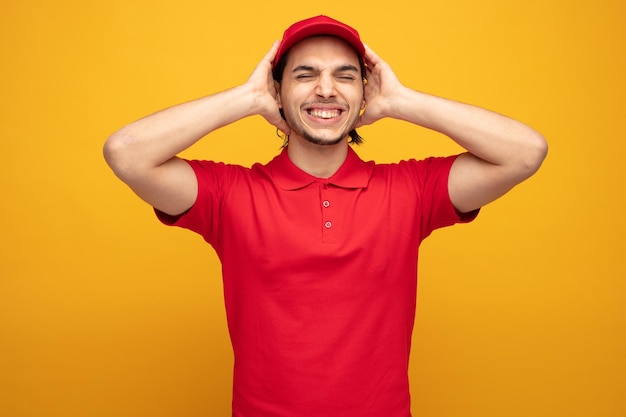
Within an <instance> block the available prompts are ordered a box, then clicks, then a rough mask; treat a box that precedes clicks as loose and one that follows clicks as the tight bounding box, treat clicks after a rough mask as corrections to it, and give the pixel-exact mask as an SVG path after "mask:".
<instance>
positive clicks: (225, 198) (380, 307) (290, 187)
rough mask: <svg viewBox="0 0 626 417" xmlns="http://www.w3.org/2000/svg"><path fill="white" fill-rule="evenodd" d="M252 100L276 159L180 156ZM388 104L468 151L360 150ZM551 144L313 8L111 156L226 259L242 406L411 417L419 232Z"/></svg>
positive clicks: (172, 218) (458, 213) (330, 415)
mask: <svg viewBox="0 0 626 417" xmlns="http://www.w3.org/2000/svg"><path fill="white" fill-rule="evenodd" d="M364 69H365V74H364V73H363V70H364ZM252 115H261V116H263V117H264V118H265V119H266V120H267V121H268V122H269V123H270V124H272V125H274V126H275V127H276V128H277V129H279V130H280V131H282V132H284V133H285V135H287V136H288V144H287V145H286V146H285V148H284V149H283V151H282V152H281V153H280V154H279V155H278V156H276V158H275V159H273V160H272V161H271V162H269V163H268V164H266V165H261V164H255V165H254V166H253V167H252V168H245V167H241V166H237V165H227V164H223V163H217V162H210V161H185V160H182V159H179V158H178V157H176V155H177V154H178V153H179V152H181V151H183V150H184V149H186V148H188V147H190V146H192V145H193V144H194V143H195V142H197V141H198V140H200V139H201V138H203V137H204V136H206V135H207V134H208V133H210V132H211V131H213V130H215V129H218V128H220V127H222V126H225V125H228V124H230V123H233V122H236V121H237V120H240V119H242V118H244V117H247V116H252ZM385 117H392V118H396V119H400V120H405V121H407V122H410V123H414V124H417V125H420V126H423V127H426V128H429V129H433V130H436V131H438V132H441V133H443V134H445V135H447V136H448V137H450V138H451V139H452V140H454V141H455V142H457V143H458V144H459V145H461V146H462V147H463V148H464V149H466V150H467V152H466V153H464V154H462V155H460V156H451V157H448V158H429V159H426V160H423V161H415V160H408V161H403V162H400V163H398V164H375V163H374V162H364V161H362V160H361V159H359V157H358V156H357V155H356V153H355V152H354V151H353V150H352V149H351V147H350V145H349V141H358V140H359V137H358V135H357V134H356V131H355V128H358V127H359V126H363V125H367V124H371V123H374V122H376V121H377V120H380V119H382V118H385ZM546 150H547V146H546V142H545V140H544V139H543V137H542V136H541V135H539V134H538V133H537V132H535V131H534V130H532V129H531V128H529V127H527V126H525V125H523V124H521V123H519V122H516V121H513V120H511V119H509V118H506V117H504V116H501V115H498V114H495V113H492V112H489V111H486V110H483V109H479V108H476V107H473V106H470V105H465V104H461V103H457V102H453V101H450V100H447V99H443V98H438V97H433V96H430V95H427V94H424V93H421V92H418V91H414V90H411V89H409V88H407V87H405V86H403V85H402V84H401V83H400V82H399V80H398V79H397V78H396V76H395V75H394V73H393V71H392V70H391V68H390V67H389V65H387V63H385V62H384V61H383V60H382V59H381V58H380V57H378V56H377V55H376V54H375V53H374V52H373V51H372V50H371V49H369V48H368V47H367V46H365V45H364V44H363V43H362V42H361V40H360V38H359V35H358V33H357V32H356V31H355V30H354V29H353V28H351V27H349V26H347V25H345V24H343V23H341V22H338V21H336V20H333V19H330V18H328V17H325V16H318V17H314V18H311V19H306V20H304V21H301V22H297V23H295V24H294V25H292V26H291V27H290V28H288V29H287V30H286V31H285V34H284V37H283V40H282V42H280V43H275V44H274V46H273V47H272V48H271V49H270V51H269V52H268V53H267V54H266V55H265V57H264V58H263V60H262V61H261V62H260V63H259V64H258V66H257V67H256V69H255V70H254V72H253V73H252V75H251V76H250V78H249V79H248V81H247V82H246V83H244V84H243V85H240V86H237V87H235V88H232V89H230V90H227V91H225V92H222V93H218V94H214V95H211V96H208V97H204V98H201V99H198V100H195V101H192V102H189V103H185V104H181V105H178V106H175V107H172V108H169V109H166V110H163V111H161V112H159V113H156V114H153V115H151V116H148V117H146V118H144V119H142V120H139V121H137V122H134V123H131V124H130V125H128V126H126V127H124V128H123V129H121V130H120V131H118V132H116V133H115V134H113V135H112V136H111V137H110V138H109V139H108V140H107V142H106V145H105V157H106V160H107V161H108V163H109V164H110V166H111V167H112V169H113V170H114V171H115V173H116V174H117V175H118V176H119V177H120V178H121V179H122V180H123V181H124V182H126V183H127V184H128V185H129V186H130V187H131V188H132V189H133V190H134V191H135V192H136V193H137V194H138V195H139V196H140V197H141V198H143V199H144V200H145V201H146V202H147V203H149V204H151V205H152V206H153V207H154V208H155V209H156V212H157V215H158V216H159V218H160V219H161V221H163V222H164V223H166V224H171V225H177V226H180V227H185V228H188V229H190V230H193V231H195V232H197V233H199V234H201V235H202V236H203V237H204V238H205V240H206V241H207V242H209V243H210V244H211V245H212V246H213V247H214V248H215V250H216V252H217V254H218V255H219V257H220V260H221V262H222V267H223V280H224V292H225V305H226V311H227V317H228V325H229V331H230V336H231V340H232V344H233V350H234V354H235V369H234V391H233V415H234V416H240V417H269V416H272V417H278V416H285V417H286V416H293V417H295V416H298V417H307V416H310V417H321V416H324V417H339V416H342V417H346V416H355V417H407V416H409V415H410V399H409V387H408V376H407V367H408V358H409V350H410V344H411V333H412V329H413V321H414V314H415V301H416V300H415V297H416V286H417V258H418V248H419V245H420V242H421V241H422V240H423V239H424V238H426V237H427V236H428V235H429V234H430V233H431V232H432V231H433V230H435V229H437V228H439V227H444V226H449V225H452V224H454V223H459V222H467V221H470V220H472V219H473V218H474V217H475V216H476V214H477V211H478V209H479V208H480V207H481V206H483V205H485V204H487V203H489V202H490V201H493V200H494V199H496V198H498V197H500V196H501V195H503V194H504V193H506V192H507V191H508V190H509V189H511V188H512V187H513V186H515V185H516V184H518V183H519V182H521V181H523V180H524V179H526V178H528V177H529V176H530V175H532V174H533V173H534V172H535V171H536V170H537V169H538V168H539V166H540V165H541V163H542V161H543V159H544V157H545V154H546Z"/></svg>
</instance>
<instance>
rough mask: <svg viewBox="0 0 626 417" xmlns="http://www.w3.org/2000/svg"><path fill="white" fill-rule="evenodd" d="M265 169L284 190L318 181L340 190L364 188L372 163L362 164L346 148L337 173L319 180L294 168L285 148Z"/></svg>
mask: <svg viewBox="0 0 626 417" xmlns="http://www.w3.org/2000/svg"><path fill="white" fill-rule="evenodd" d="M267 167H268V169H269V172H270V175H271V176H272V178H273V180H274V181H275V182H276V184H277V185H278V186H279V187H280V188H282V189H284V190H297V189H300V188H304V187H306V186H307V185H310V184H312V183H314V182H320V181H323V182H324V183H326V184H332V185H336V186H338V187H342V188H365V187H367V184H368V182H369V179H370V174H371V172H372V167H373V163H372V162H364V161H363V160H362V159H361V158H360V157H359V156H358V155H357V154H356V152H355V151H354V150H353V149H352V148H348V155H347V157H346V160H345V161H344V163H343V164H342V165H341V167H339V169H338V170H337V172H335V174H334V175H333V176H332V177H330V178H327V179H321V178H317V177H314V176H313V175H310V174H307V173H306V172H304V171H302V170H301V169H300V168H298V167H297V166H295V165H294V164H293V162H291V159H289V156H288V155H287V148H284V149H283V150H282V152H281V153H280V154H279V155H277V156H276V157H275V158H274V159H273V160H272V161H270V162H269V163H268V164H267Z"/></svg>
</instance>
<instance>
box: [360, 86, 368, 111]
mask: <svg viewBox="0 0 626 417" xmlns="http://www.w3.org/2000/svg"><path fill="white" fill-rule="evenodd" d="M366 85H367V78H363V100H361V111H363V110H365V107H367V102H366V101H365V86H366Z"/></svg>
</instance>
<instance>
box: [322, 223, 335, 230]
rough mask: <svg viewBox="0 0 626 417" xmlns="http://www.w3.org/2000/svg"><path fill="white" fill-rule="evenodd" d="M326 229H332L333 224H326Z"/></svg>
mask: <svg viewBox="0 0 626 417" xmlns="http://www.w3.org/2000/svg"><path fill="white" fill-rule="evenodd" d="M324 227H325V228H327V229H330V228H331V227H333V224H332V223H331V222H326V223H324Z"/></svg>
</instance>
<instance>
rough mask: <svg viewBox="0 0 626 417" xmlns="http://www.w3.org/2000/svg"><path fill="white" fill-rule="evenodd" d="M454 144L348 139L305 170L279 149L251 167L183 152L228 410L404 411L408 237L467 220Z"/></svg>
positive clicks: (307, 413) (186, 222)
mask: <svg viewBox="0 0 626 417" xmlns="http://www.w3.org/2000/svg"><path fill="white" fill-rule="evenodd" d="M454 158H455V157H449V158H430V159H426V160H423V161H415V160H411V161H403V162H400V163H398V164H375V163H374V162H364V161H362V160H361V159H360V158H359V157H358V156H357V155H356V153H355V152H354V151H353V150H352V149H350V151H349V153H348V157H347V159H346V161H345V163H344V164H343V165H342V167H341V168H340V169H339V171H337V173H336V174H335V175H333V176H332V177H331V178H328V179H318V178H315V177H312V176H311V175H309V174H307V173H305V172H303V171H301V170H300V169H298V168H297V167H296V166H295V165H293V163H292V162H291V161H290V159H289V157H288V156H287V152H286V151H283V152H282V153H281V154H280V155H278V156H277V157H276V158H274V159H273V160H272V161H271V162H269V163H268V164H267V165H261V164H255V165H254V166H252V168H245V167H241V166H236V165H227V164H222V163H214V162H208V161H189V164H190V165H191V167H192V168H193V169H194V171H195V173H196V176H197V178H198V187H199V188H198V198H197V201H196V203H195V205H194V206H193V207H192V208H191V209H190V210H189V211H188V212H187V213H185V214H184V215H182V216H180V217H177V218H172V217H169V216H166V215H164V214H162V213H159V217H160V219H161V220H162V221H163V222H164V223H166V224H170V225H176V226H180V227H184V228H188V229H191V230H193V231H195V232H197V233H199V234H201V235H202V236H203V237H204V239H205V240H206V241H207V242H209V243H210V244H211V245H212V246H213V247H214V248H215V250H216V252H217V254H218V256H219V257H220V259H221V262H222V273H223V280H224V294H225V305H226V312H227V318H228V326H229V331H230V336H231V340H232V344H233V350H234V354H235V369H234V391H233V416H237V417H270V416H271V417H352V416H354V417H407V416H409V415H410V399H409V386H408V376H407V375H408V361H409V350H410V347H411V333H412V330H413V322H414V315H415V303H416V290H417V258H418V247H419V244H420V242H421V241H422V240H423V239H424V238H425V237H426V236H428V235H429V234H430V233H431V232H432V231H433V230H434V229H436V228H439V227H444V226H449V225H452V224H454V223H458V222H464V221H470V220H471V219H473V217H474V216H475V214H476V213H472V214H471V215H468V216H466V217H464V218H460V217H459V215H458V214H457V212H456V211H455V210H454V208H453V206H452V204H451V202H450V198H449V196H448V173H449V171H450V167H451V165H452V162H453V161H454Z"/></svg>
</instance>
